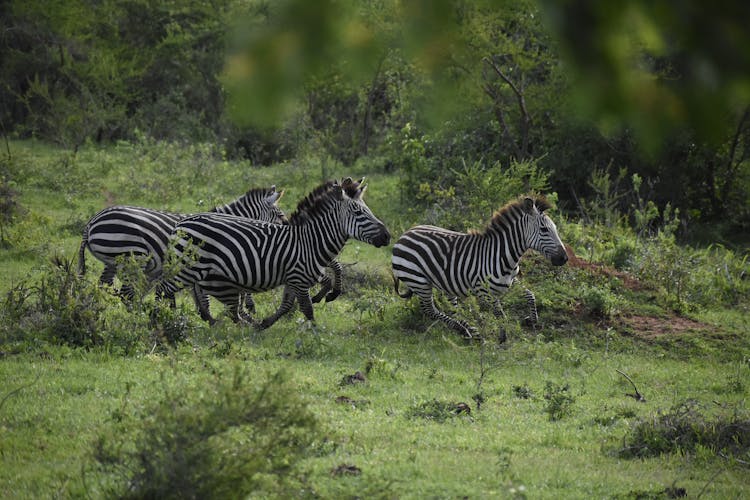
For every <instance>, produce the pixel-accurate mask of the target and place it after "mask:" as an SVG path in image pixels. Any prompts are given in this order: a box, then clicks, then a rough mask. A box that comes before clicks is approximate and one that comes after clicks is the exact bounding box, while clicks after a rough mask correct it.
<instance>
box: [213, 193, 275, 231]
mask: <svg viewBox="0 0 750 500" xmlns="http://www.w3.org/2000/svg"><path fill="white" fill-rule="evenodd" d="M283 194H284V191H276V186H275V185H274V186H271V187H270V188H268V189H266V188H254V189H251V190H249V191H248V192H247V193H245V194H243V195H242V196H240V197H239V198H237V199H236V200H234V201H233V202H231V203H229V204H227V205H223V206H220V207H216V208H215V209H214V210H213V211H214V212H218V213H223V214H230V215H236V216H238V217H247V218H248V219H255V220H260V221H263V222H272V223H274V224H283V223H286V222H287V218H286V215H284V212H283V211H282V210H281V209H280V208H279V206H278V201H279V199H280V198H281V196H282V195H283Z"/></svg>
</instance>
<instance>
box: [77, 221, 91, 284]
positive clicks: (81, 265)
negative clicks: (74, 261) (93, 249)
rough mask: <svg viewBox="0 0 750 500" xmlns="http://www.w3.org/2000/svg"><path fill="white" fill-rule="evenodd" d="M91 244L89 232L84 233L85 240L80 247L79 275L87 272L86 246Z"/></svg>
mask: <svg viewBox="0 0 750 500" xmlns="http://www.w3.org/2000/svg"><path fill="white" fill-rule="evenodd" d="M88 244H89V238H88V234H86V232H84V233H83V241H81V247H80V248H79V249H78V276H81V277H83V276H84V275H85V274H86V246H87V245H88Z"/></svg>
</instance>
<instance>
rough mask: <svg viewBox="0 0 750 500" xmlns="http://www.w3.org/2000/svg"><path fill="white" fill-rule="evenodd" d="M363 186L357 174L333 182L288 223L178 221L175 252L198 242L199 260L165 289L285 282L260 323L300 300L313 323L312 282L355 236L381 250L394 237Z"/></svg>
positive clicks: (219, 218)
mask: <svg viewBox="0 0 750 500" xmlns="http://www.w3.org/2000/svg"><path fill="white" fill-rule="evenodd" d="M365 189H366V187H365V186H364V185H362V183H361V182H355V181H352V180H351V179H345V180H344V181H342V182H341V183H340V184H339V183H338V182H327V183H325V184H323V185H321V186H319V187H318V188H316V189H315V190H314V191H313V192H312V193H310V194H309V195H308V196H307V197H306V198H305V199H304V200H302V201H301V202H300V204H299V205H298V207H297V210H296V211H295V212H294V214H292V215H291V217H290V218H289V223H288V224H286V225H278V224H268V223H263V222H258V221H251V220H247V219H243V218H238V217H233V216H228V215H218V214H200V215H196V216H193V217H188V218H186V219H184V220H182V221H180V222H179V223H178V224H177V225H176V226H175V231H174V233H173V235H174V236H173V237H174V238H175V239H176V244H175V249H176V251H177V253H178V255H179V254H180V253H181V252H186V249H187V248H188V247H189V246H192V247H193V248H194V249H195V252H196V254H197V258H196V259H195V260H194V261H191V262H184V263H183V267H182V269H181V270H180V271H179V272H178V273H177V275H176V276H175V277H174V278H172V279H170V280H165V281H163V282H162V283H161V286H162V288H163V289H164V290H165V291H166V292H168V293H169V292H172V293H173V292H174V291H176V290H177V289H179V288H182V287H193V288H194V287H195V286H196V285H200V283H201V282H203V281H206V280H208V279H212V280H217V279H218V280H220V281H223V282H225V283H228V284H231V286H233V287H234V288H235V290H237V291H243V290H244V291H248V292H260V291H265V290H270V289H273V288H276V287H278V286H281V285H284V286H285V287H286V288H285V293H284V299H283V301H282V303H281V306H280V307H279V309H278V310H277V311H276V313H275V314H273V315H272V316H270V317H268V318H265V319H264V320H263V321H262V322H261V323H260V324H259V326H260V328H266V327H268V326H270V325H272V324H273V323H274V322H275V321H276V320H277V319H278V318H279V317H281V316H282V315H283V314H286V313H287V312H289V311H290V310H291V308H292V306H293V305H294V301H295V299H296V300H297V301H298V302H299V305H300V310H301V311H302V312H303V313H304V315H305V316H306V317H307V319H309V320H313V309H312V303H311V300H310V295H309V290H310V287H312V286H313V285H314V284H315V283H316V282H317V281H318V278H319V277H320V276H321V274H322V271H323V269H324V268H325V267H326V266H328V265H329V263H331V262H332V261H333V260H334V258H335V257H336V256H337V255H338V253H339V252H340V251H341V250H342V249H343V247H344V244H345V243H346V240H347V239H348V238H350V237H351V238H356V239H358V240H360V241H363V242H366V243H370V244H372V245H374V246H376V247H380V246H383V245H387V244H388V242H389V241H390V233H389V232H388V230H387V229H386V227H385V225H384V224H383V223H382V222H381V221H379V220H378V219H377V218H376V217H375V216H374V215H373V213H372V212H371V211H370V209H369V207H367V205H366V204H365V202H364V200H363V199H362V195H363V194H364V191H365ZM233 297H237V294H236V293H235V294H233V295H231V296H227V297H226V300H228V301H231V300H236V299H235V298H233ZM225 304H226V305H228V306H230V307H232V304H231V303H226V302H225ZM199 307H200V304H199Z"/></svg>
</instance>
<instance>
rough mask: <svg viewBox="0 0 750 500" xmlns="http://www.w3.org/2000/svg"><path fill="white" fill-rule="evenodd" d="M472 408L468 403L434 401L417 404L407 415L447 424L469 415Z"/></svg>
mask: <svg viewBox="0 0 750 500" xmlns="http://www.w3.org/2000/svg"><path fill="white" fill-rule="evenodd" d="M470 413H471V408H470V407H469V405H467V404H466V403H452V402H448V401H439V400H437V399H432V400H430V401H422V402H420V403H417V404H415V405H414V406H413V407H411V408H410V409H409V411H408V412H407V413H406V415H407V416H408V417H410V418H424V419H427V420H434V421H435V422H440V423H442V422H445V421H446V420H448V419H449V418H453V417H456V416H459V415H469V414H470Z"/></svg>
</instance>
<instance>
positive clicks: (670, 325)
mask: <svg viewBox="0 0 750 500" xmlns="http://www.w3.org/2000/svg"><path fill="white" fill-rule="evenodd" d="M565 251H566V252H567V253H568V265H569V266H571V267H576V268H579V269H584V270H586V271H588V272H590V273H591V274H595V275H600V276H605V277H607V278H612V277H614V278H618V279H619V280H620V281H621V282H622V284H623V286H624V287H625V288H627V289H629V290H633V291H644V290H653V287H652V286H650V285H648V284H646V283H644V282H642V281H640V280H639V279H638V278H636V277H635V276H632V275H631V274H629V273H626V272H624V271H618V270H617V269H613V268H611V267H609V266H604V265H602V264H597V263H595V262H589V261H587V260H586V259H582V258H580V257H578V256H577V255H576V254H575V252H574V251H573V249H572V248H571V247H570V246H568V245H565ZM618 320H619V321H622V323H623V324H624V325H625V326H627V327H628V328H629V329H631V330H632V332H633V334H635V335H637V336H639V337H642V338H645V339H655V338H657V337H660V336H662V335H680V334H684V333H690V332H710V331H714V330H715V328H714V327H712V326H711V325H707V324H705V323H701V322H699V321H695V320H692V319H688V318H683V317H680V316H676V315H669V316H665V317H658V316H639V315H629V316H623V317H620V318H618Z"/></svg>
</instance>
